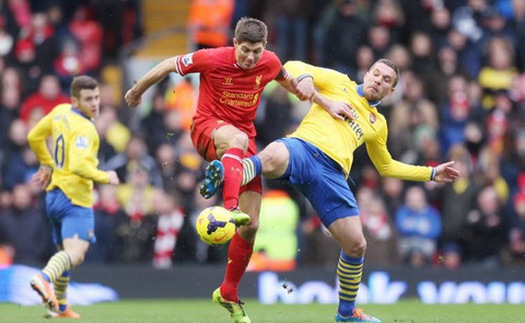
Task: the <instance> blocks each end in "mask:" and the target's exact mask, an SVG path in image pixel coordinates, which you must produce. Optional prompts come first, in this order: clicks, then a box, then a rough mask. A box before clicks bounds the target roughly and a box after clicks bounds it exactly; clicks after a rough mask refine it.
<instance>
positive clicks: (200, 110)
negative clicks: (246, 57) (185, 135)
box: [176, 47, 287, 137]
mask: <svg viewBox="0 0 525 323" xmlns="http://www.w3.org/2000/svg"><path fill="white" fill-rule="evenodd" d="M176 64H177V65H176V68H177V73H179V74H180V75H183V76H184V75H186V74H188V73H200V86H199V101H198V103H197V112H196V114H195V116H194V117H193V119H194V120H198V119H200V118H209V117H215V118H217V119H221V120H224V121H226V122H228V123H231V124H232V125H234V126H236V127H238V128H239V129H241V130H243V131H245V132H246V134H248V136H249V137H254V136H255V134H256V132H255V126H254V125H253V120H254V119H255V113H256V110H257V107H258V106H259V102H260V100H261V93H262V91H263V90H264V87H265V86H266V84H268V83H269V82H271V81H272V80H274V79H276V78H277V77H278V76H279V75H280V72H281V70H282V71H283V72H284V73H283V74H282V77H283V78H285V77H287V74H286V71H285V70H284V68H283V66H282V64H281V61H280V60H279V58H278V57H277V55H275V54H274V53H273V52H271V51H268V50H264V52H263V55H262V58H261V60H260V61H259V62H257V65H255V67H254V68H252V69H249V70H245V69H242V68H241V67H239V66H238V65H237V64H236V60H235V48H234V47H220V48H212V49H201V50H198V51H196V52H193V53H190V54H186V55H180V56H178V57H177V58H176Z"/></svg>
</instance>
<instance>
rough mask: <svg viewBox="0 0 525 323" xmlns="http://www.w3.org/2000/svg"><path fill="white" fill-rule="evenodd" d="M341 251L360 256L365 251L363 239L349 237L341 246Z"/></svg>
mask: <svg viewBox="0 0 525 323" xmlns="http://www.w3.org/2000/svg"><path fill="white" fill-rule="evenodd" d="M341 247H342V249H343V251H344V252H345V253H346V254H347V255H349V256H352V257H362V256H364V255H365V252H366V240H365V239H351V240H350V241H348V242H347V243H346V245H345V246H341Z"/></svg>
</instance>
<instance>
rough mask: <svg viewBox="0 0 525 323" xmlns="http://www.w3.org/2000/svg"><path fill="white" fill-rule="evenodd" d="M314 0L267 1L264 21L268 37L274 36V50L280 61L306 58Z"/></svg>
mask: <svg viewBox="0 0 525 323" xmlns="http://www.w3.org/2000/svg"><path fill="white" fill-rule="evenodd" d="M314 2H315V0H302V1H301V0H288V1H280V0H271V1H267V4H266V10H265V11H266V13H265V19H264V20H265V21H267V22H268V23H269V26H270V27H269V28H270V31H271V30H274V31H275V32H271V33H270V38H275V45H276V48H275V52H276V54H277V56H279V58H280V59H281V61H283V62H286V61H288V60H302V61H304V60H307V59H308V58H309V57H308V34H309V29H308V22H309V19H310V17H311V16H312V14H313V11H314V10H315V5H314Z"/></svg>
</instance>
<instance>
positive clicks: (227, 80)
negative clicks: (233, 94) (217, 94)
mask: <svg viewBox="0 0 525 323" xmlns="http://www.w3.org/2000/svg"><path fill="white" fill-rule="evenodd" d="M222 85H233V78H231V77H225V78H224V82H222Z"/></svg>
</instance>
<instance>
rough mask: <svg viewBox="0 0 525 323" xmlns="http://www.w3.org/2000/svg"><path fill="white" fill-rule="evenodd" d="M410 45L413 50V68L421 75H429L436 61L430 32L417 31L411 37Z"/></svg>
mask: <svg viewBox="0 0 525 323" xmlns="http://www.w3.org/2000/svg"><path fill="white" fill-rule="evenodd" d="M409 47H410V51H411V52H412V66H411V67H412V70H413V71H414V73H415V74H417V75H421V77H426V76H428V75H429V72H430V71H431V70H432V68H433V66H434V62H435V56H434V55H435V49H434V47H435V45H434V44H433V43H432V38H430V35H429V34H428V33H425V32H418V31H415V32H414V33H412V36H411V37H410V45H409Z"/></svg>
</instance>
